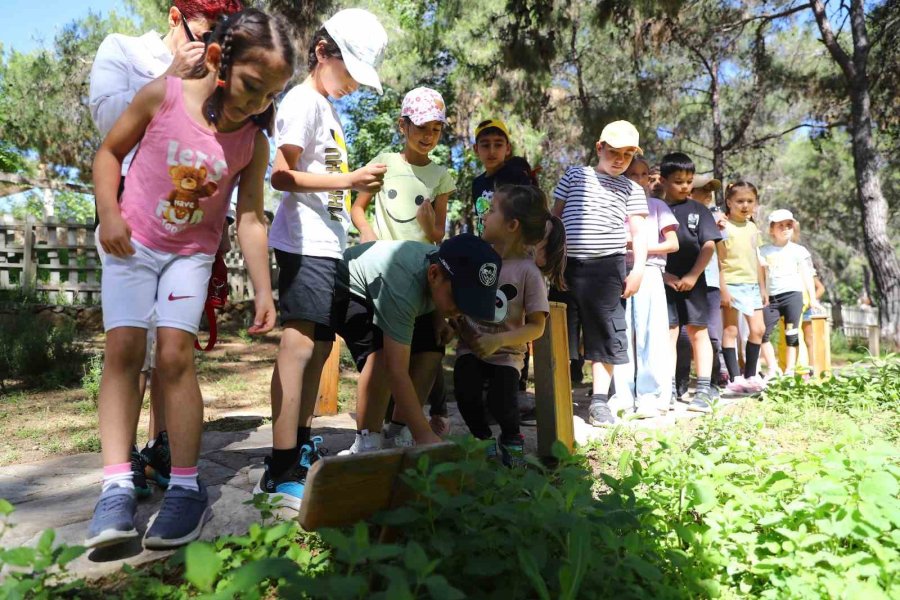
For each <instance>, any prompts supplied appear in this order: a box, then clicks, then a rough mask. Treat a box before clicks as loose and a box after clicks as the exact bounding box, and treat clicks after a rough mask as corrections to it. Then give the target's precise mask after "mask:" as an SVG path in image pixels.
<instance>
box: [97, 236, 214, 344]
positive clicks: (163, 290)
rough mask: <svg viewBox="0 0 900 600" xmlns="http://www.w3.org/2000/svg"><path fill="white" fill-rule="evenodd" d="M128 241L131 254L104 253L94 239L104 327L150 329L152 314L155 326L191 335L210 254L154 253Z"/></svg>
mask: <svg viewBox="0 0 900 600" xmlns="http://www.w3.org/2000/svg"><path fill="white" fill-rule="evenodd" d="M98 231H99V230H98ZM98 239H99V234H98ZM131 244H132V245H133V246H134V250H135V253H134V254H133V255H131V256H128V257H126V258H119V257H116V256H112V255H109V254H106V253H105V252H103V248H101V247H100V244H99V243H98V244H97V251H98V253H99V255H100V261H101V262H102V264H103V275H102V278H101V283H100V301H101V303H102V306H103V328H104V330H106V331H109V330H110V329H115V328H116V327H141V328H143V329H150V327H151V326H152V323H153V320H154V316H155V320H156V327H172V328H174V329H181V330H183V331H187V332H188V333H193V334H196V333H197V330H198V329H199V328H200V317H201V316H202V315H203V305H204V304H205V303H206V290H207V288H208V287H209V276H210V272H211V271H212V264H213V259H214V258H215V257H214V256H213V255H212V254H192V255H190V256H182V255H180V254H172V253H170V252H158V251H156V250H151V249H150V248H147V247H146V246H144V245H142V244H141V243H140V242H138V241H136V240H134V239H132V240H131ZM151 353H152V352H151Z"/></svg>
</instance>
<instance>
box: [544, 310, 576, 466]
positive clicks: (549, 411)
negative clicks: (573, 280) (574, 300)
mask: <svg viewBox="0 0 900 600" xmlns="http://www.w3.org/2000/svg"><path fill="white" fill-rule="evenodd" d="M570 377H571V374H570V372H569V338H568V331H567V330H566V305H565V304H563V303H561V302H551V303H550V316H549V317H548V319H547V324H546V325H545V327H544V335H542V336H541V337H540V338H538V339H537V340H535V342H534V389H535V394H534V398H535V414H536V416H537V430H538V431H537V433H538V455H539V456H541V457H552V456H553V452H552V448H553V443H554V442H556V441H560V442H562V443H563V445H564V446H565V447H566V448H568V450H569V452H572V451H574V448H575V421H574V416H573V413H572V381H571V379H570Z"/></svg>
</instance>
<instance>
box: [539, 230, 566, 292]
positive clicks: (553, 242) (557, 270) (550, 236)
mask: <svg viewBox="0 0 900 600" xmlns="http://www.w3.org/2000/svg"><path fill="white" fill-rule="evenodd" d="M548 223H549V227H548V231H547V237H546V240H547V245H546V246H545V247H544V256H545V258H546V261H545V262H544V266H543V267H541V272H542V273H543V274H544V275H546V277H547V279H549V280H550V285H551V286H552V287H554V288H556V289H558V290H560V291H563V292H564V291H566V290H567V289H568V288H567V287H566V280H565V278H564V277H563V274H564V272H565V270H566V228H565V226H564V225H563V222H562V219H560V218H559V217H557V216H556V215H550V219H549V220H548Z"/></svg>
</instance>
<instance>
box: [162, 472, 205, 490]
mask: <svg viewBox="0 0 900 600" xmlns="http://www.w3.org/2000/svg"><path fill="white" fill-rule="evenodd" d="M173 485H177V486H178V487H183V488H184V489H186V490H193V491H195V492H199V491H200V486H199V485H198V483H197V467H182V468H179V467H172V476H171V477H169V487H172V486H173Z"/></svg>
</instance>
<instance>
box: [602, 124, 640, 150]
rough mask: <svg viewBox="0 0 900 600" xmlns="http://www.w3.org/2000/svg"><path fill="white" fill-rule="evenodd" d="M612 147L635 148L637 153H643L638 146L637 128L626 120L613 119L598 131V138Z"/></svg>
mask: <svg viewBox="0 0 900 600" xmlns="http://www.w3.org/2000/svg"><path fill="white" fill-rule="evenodd" d="M599 141H601V142H605V143H607V144H609V145H610V146H612V147H613V148H628V147H629V146H632V147H634V148H637V153H638V154H643V153H644V151H643V150H641V146H640V135H639V134H638V130H637V128H636V127H635V126H634V125H632V124H631V123H629V122H628V121H613V122H612V123H610V124H608V125H607V126H606V127H604V128H603V131H601V132H600V140H599Z"/></svg>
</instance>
